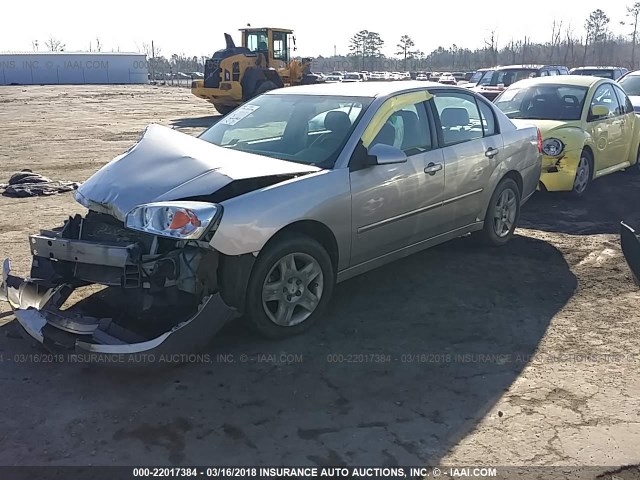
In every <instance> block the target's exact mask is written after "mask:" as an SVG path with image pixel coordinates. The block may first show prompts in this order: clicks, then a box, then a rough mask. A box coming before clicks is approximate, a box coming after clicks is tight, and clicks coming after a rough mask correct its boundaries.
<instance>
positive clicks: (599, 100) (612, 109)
mask: <svg viewBox="0 0 640 480" xmlns="http://www.w3.org/2000/svg"><path fill="white" fill-rule="evenodd" d="M596 106H604V107H607V109H608V110H609V113H608V115H606V117H615V116H616V115H620V104H619V103H618V98H617V97H616V94H615V92H614V90H613V85H612V84H610V83H605V84H604V85H600V86H599V87H598V89H597V90H596V93H594V94H593V99H592V100H591V108H592V109H593V107H596Z"/></svg>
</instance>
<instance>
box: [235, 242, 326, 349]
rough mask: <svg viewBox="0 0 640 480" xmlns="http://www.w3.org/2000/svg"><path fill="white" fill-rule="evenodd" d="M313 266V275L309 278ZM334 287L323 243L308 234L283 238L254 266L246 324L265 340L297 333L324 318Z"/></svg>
mask: <svg viewBox="0 0 640 480" xmlns="http://www.w3.org/2000/svg"><path fill="white" fill-rule="evenodd" d="M292 259H293V263H291V261H292ZM312 263H313V264H314V265H315V266H314V267H313V268H311V271H312V272H313V273H311V275H305V274H304V273H303V272H304V270H305V267H307V268H309V265H311V264H312ZM294 266H295V267H294ZM334 285H335V273H334V269H333V263H332V262H331V258H330V257H329V254H328V253H327V251H326V250H325V249H324V248H323V247H322V245H320V243H318V242H317V241H315V240H314V239H312V238H310V237H307V236H306V235H299V234H292V235H286V236H283V237H282V238H279V239H277V240H275V242H274V243H273V244H271V245H269V246H267V248H266V249H264V250H263V251H262V252H261V253H260V255H259V256H258V259H257V261H256V264H255V265H254V267H253V271H252V273H251V277H250V278H249V284H248V286H247V300H246V306H245V313H246V320H247V321H248V323H249V325H250V326H251V327H252V328H253V329H254V330H256V331H257V332H258V333H260V334H261V335H263V336H265V337H267V338H284V337H289V336H293V335H298V334H300V333H302V332H304V331H306V330H308V329H309V328H310V327H311V326H312V325H313V324H314V323H315V322H316V321H317V320H318V318H319V317H320V316H321V315H322V312H323V310H324V309H325V307H326V305H327V304H328V302H329V299H330V298H331V295H332V294H333V288H334ZM269 298H271V300H269ZM314 299H315V300H314ZM310 307H311V308H310Z"/></svg>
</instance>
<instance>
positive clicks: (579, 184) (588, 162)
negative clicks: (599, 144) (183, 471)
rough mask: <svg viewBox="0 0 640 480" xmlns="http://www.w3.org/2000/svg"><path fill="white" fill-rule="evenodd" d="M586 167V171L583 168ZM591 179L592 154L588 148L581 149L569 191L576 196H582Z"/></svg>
mask: <svg viewBox="0 0 640 480" xmlns="http://www.w3.org/2000/svg"><path fill="white" fill-rule="evenodd" d="M585 168H586V171H584V169H585ZM592 180H593V156H592V155H591V153H589V151H588V150H582V152H581V153H580V160H579V161H578V168H576V178H575V180H574V183H573V189H572V190H571V193H572V194H573V195H574V196H576V197H582V196H584V194H585V193H586V192H587V191H588V190H589V186H590V185H591V181H592Z"/></svg>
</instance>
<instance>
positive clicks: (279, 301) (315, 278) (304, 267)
mask: <svg viewBox="0 0 640 480" xmlns="http://www.w3.org/2000/svg"><path fill="white" fill-rule="evenodd" d="M323 288H324V277H323V274H322V268H321V267H320V264H319V263H318V261H317V260H316V259H315V258H313V257H312V256H311V255H308V254H306V253H290V254H288V255H285V256H284V257H282V258H281V259H280V260H278V261H277V262H275V263H274V265H273V267H271V270H269V273H268V274H267V276H266V278H265V281H264V283H263V285H262V307H263V308H264V311H265V313H266V314H267V317H269V320H271V321H272V322H273V323H275V324H276V325H280V326H282V327H291V326H294V325H298V324H299V323H302V322H304V321H305V320H306V319H307V318H309V317H310V316H311V314H312V313H313V312H314V311H315V309H316V308H317V307H318V304H319V303H320V299H321V298H322V291H323Z"/></svg>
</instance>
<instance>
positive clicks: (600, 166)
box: [587, 83, 626, 173]
mask: <svg viewBox="0 0 640 480" xmlns="http://www.w3.org/2000/svg"><path fill="white" fill-rule="evenodd" d="M596 106H604V107H606V108H607V110H608V113H607V114H606V115H602V116H599V117H595V116H593V108H594V107H596ZM624 119H625V117H624V116H622V115H620V104H619V103H618V98H617V97H616V93H615V90H614V88H613V85H612V84H610V83H603V84H602V85H600V86H599V87H598V88H597V89H596V91H595V92H594V94H593V98H592V99H591V109H590V111H589V117H588V119H587V122H588V128H589V129H590V131H591V132H590V133H591V135H592V138H593V139H594V142H595V152H594V153H595V159H594V160H595V166H594V169H595V171H596V173H597V172H599V171H601V170H604V169H606V168H609V167H612V166H614V165H617V164H619V163H621V162H623V161H624V158H625V157H624V151H625V149H626V148H625V145H624V132H623V120H624Z"/></svg>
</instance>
